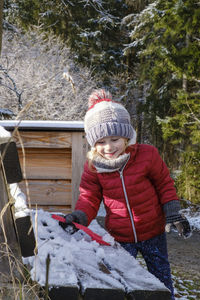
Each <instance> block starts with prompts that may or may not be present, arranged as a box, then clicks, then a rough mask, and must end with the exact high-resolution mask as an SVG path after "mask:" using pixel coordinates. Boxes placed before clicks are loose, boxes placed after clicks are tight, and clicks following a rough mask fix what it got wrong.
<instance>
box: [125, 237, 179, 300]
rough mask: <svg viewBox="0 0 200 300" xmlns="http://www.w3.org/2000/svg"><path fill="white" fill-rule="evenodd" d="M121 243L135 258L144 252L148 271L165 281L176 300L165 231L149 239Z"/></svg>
mask: <svg viewBox="0 0 200 300" xmlns="http://www.w3.org/2000/svg"><path fill="white" fill-rule="evenodd" d="M120 244H121V246H122V247H123V248H124V249H125V250H127V251H128V252H129V253H130V254H131V255H132V256H134V257H135V258H136V257H137V254H138V252H140V253H141V254H142V256H143V258H144V260H145V262H146V265H147V269H148V271H149V272H150V273H152V274H153V275H154V276H156V277H157V278H158V279H159V280H160V281H161V282H163V283H164V285H165V286H166V287H167V288H168V289H169V290H170V291H171V299H172V300H175V298H174V288H173V284H172V278H171V270H170V265H169V261H168V254H167V240H166V235H165V233H163V234H161V235H158V236H156V237H154V238H152V239H150V240H147V241H142V242H137V243H120Z"/></svg>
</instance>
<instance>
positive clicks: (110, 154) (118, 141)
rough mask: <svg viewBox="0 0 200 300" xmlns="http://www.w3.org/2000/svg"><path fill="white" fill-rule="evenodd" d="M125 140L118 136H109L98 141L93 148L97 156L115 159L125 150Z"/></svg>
mask: <svg viewBox="0 0 200 300" xmlns="http://www.w3.org/2000/svg"><path fill="white" fill-rule="evenodd" d="M126 141H127V139H125V138H122V137H119V136H111V137H105V138H102V139H100V140H99V141H98V142H97V143H96V144H95V148H96V151H97V153H98V154H100V155H101V156H103V157H104V158H106V159H114V158H117V157H118V156H119V155H120V154H123V153H124V151H125V148H126Z"/></svg>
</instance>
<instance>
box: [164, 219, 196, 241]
mask: <svg viewBox="0 0 200 300" xmlns="http://www.w3.org/2000/svg"><path fill="white" fill-rule="evenodd" d="M171 226H175V227H176V229H177V230H178V233H179V235H180V236H183V237H184V238H189V237H190V236H191V235H192V232H191V227H190V223H189V222H188V220H187V219H186V217H184V216H182V215H180V214H177V215H173V216H168V217H166V226H165V231H166V232H168V233H169V232H170V229H171Z"/></svg>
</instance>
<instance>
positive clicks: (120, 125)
mask: <svg viewBox="0 0 200 300" xmlns="http://www.w3.org/2000/svg"><path fill="white" fill-rule="evenodd" d="M88 106H89V109H88V111H87V113H86V115H85V120H84V127H85V132H86V138H87V141H88V143H89V144H90V146H92V147H94V146H95V144H96V142H97V141H98V140H100V139H102V138H104V137H107V136H120V137H124V138H128V139H129V140H130V141H129V144H135V143H136V132H135V130H134V129H133V127H132V125H131V123H130V115H129V113H128V111H127V110H126V109H125V107H124V106H123V105H122V104H120V103H117V102H114V101H112V96H111V94H110V93H109V92H106V91H105V90H102V89H101V90H96V91H94V92H93V93H92V94H91V95H90V97H89V101H88Z"/></svg>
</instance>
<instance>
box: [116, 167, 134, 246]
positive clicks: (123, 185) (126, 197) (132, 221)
mask: <svg viewBox="0 0 200 300" xmlns="http://www.w3.org/2000/svg"><path fill="white" fill-rule="evenodd" d="M125 166H126V164H125V165H124V167H123V168H122V170H120V171H119V174H120V179H121V181H122V187H123V191H124V196H125V200H126V206H127V208H128V213H129V216H130V219H131V225H132V229H133V234H134V238H135V243H137V233H136V230H135V224H134V220H133V215H132V212H131V208H130V204H129V201H128V196H127V192H126V186H125V183H124V177H123V171H124V168H125Z"/></svg>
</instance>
